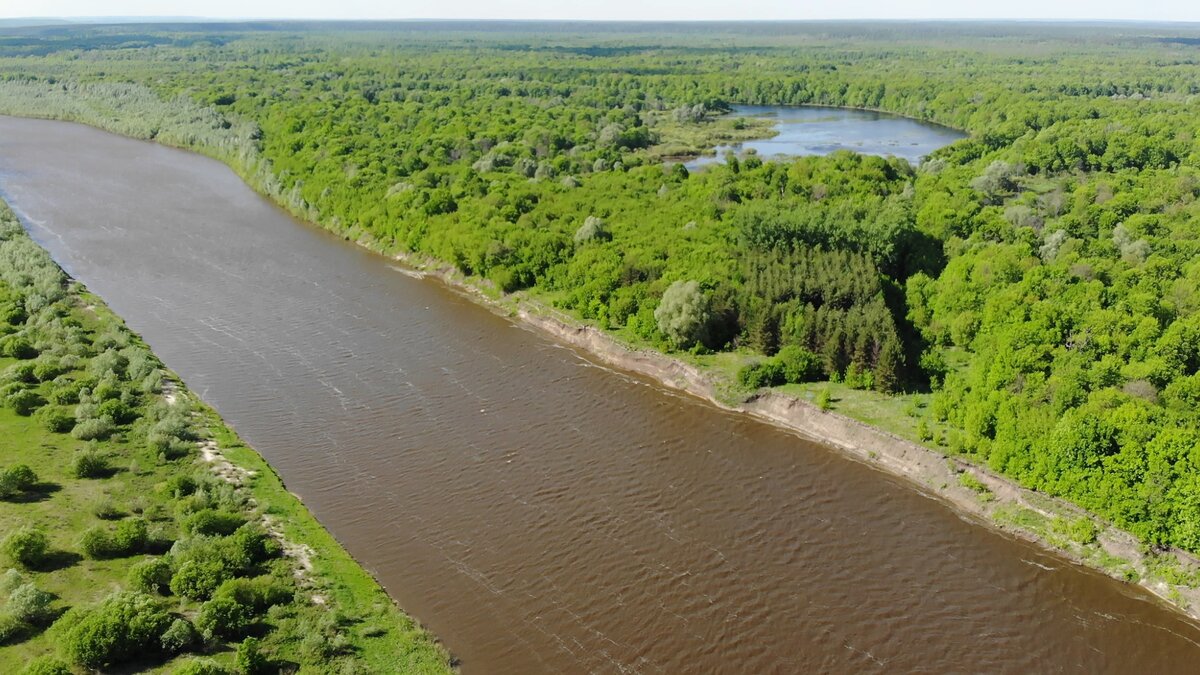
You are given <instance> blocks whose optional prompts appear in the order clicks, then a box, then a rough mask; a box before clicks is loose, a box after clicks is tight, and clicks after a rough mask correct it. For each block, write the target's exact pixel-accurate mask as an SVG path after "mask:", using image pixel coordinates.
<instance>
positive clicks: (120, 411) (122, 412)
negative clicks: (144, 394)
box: [96, 399, 138, 424]
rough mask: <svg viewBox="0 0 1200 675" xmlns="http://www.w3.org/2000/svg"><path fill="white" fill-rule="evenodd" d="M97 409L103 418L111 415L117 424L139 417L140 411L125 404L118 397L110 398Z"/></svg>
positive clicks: (127, 422)
mask: <svg viewBox="0 0 1200 675" xmlns="http://www.w3.org/2000/svg"><path fill="white" fill-rule="evenodd" d="M96 411H97V412H98V413H99V414H100V417H101V418H104V417H109V418H112V421H113V422H114V423H115V424H129V423H130V422H133V421H134V420H136V419H137V418H138V413H137V411H136V410H134V409H133V408H130V407H129V406H127V405H125V404H124V403H123V402H121V401H120V400H118V399H109V400H107V401H104V402H103V403H101V404H100V405H99V406H98V407H97V408H96Z"/></svg>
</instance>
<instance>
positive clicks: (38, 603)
mask: <svg viewBox="0 0 1200 675" xmlns="http://www.w3.org/2000/svg"><path fill="white" fill-rule="evenodd" d="M53 603H54V595H53V594H51V593H47V592H46V591H43V590H39V589H38V588H37V587H36V586H34V585H33V584H31V583H26V584H22V585H20V586H18V587H17V588H16V590H14V591H13V592H12V593H10V594H9V596H8V604H7V606H6V609H7V614H9V615H10V616H12V617H14V618H15V619H17V620H18V621H23V622H25V623H28V624H32V625H35V626H40V625H42V624H45V623H49V622H50V620H51V619H53V618H54V611H53V610H52V609H50V605H51V604H53Z"/></svg>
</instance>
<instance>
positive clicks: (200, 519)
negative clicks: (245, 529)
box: [183, 509, 246, 536]
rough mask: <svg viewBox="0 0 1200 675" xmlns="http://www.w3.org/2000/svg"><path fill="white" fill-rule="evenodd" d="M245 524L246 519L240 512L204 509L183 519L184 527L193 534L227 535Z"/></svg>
mask: <svg viewBox="0 0 1200 675" xmlns="http://www.w3.org/2000/svg"><path fill="white" fill-rule="evenodd" d="M245 524H246V519H245V518H244V517H242V516H241V515H239V514H236V513H229V512H226V511H216V510H214V509H204V510H202V511H197V512H196V513H193V514H192V515H190V516H188V517H187V519H186V520H184V521H183V529H184V531H186V532H190V533H192V534H204V535H210V536H211V535H220V536H226V535H230V534H233V533H234V532H235V531H237V529H238V528H239V527H241V526H242V525H245Z"/></svg>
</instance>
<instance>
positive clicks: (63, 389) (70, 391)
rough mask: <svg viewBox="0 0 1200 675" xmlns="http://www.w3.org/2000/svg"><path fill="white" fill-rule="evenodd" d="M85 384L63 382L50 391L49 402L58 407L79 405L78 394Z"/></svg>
mask: <svg viewBox="0 0 1200 675" xmlns="http://www.w3.org/2000/svg"><path fill="white" fill-rule="evenodd" d="M86 386H87V383H86V382H84V381H81V380H75V381H71V382H65V383H63V384H62V385H60V386H57V387H55V388H54V389H52V390H50V401H51V402H52V403H57V404H58V405H73V404H75V403H79V392H80V390H81V389H84V388H85V387H86Z"/></svg>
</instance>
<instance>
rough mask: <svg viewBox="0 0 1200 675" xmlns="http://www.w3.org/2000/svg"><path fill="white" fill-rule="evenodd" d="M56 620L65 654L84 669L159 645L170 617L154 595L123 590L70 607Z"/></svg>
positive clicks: (126, 658) (139, 654) (119, 660)
mask: <svg viewBox="0 0 1200 675" xmlns="http://www.w3.org/2000/svg"><path fill="white" fill-rule="evenodd" d="M60 622H61V623H63V624H64V628H63V633H62V635H61V644H62V647H63V650H64V651H65V652H66V654H67V657H68V658H69V659H70V660H71V661H72V662H74V663H75V664H77V665H79V666H82V667H84V668H93V669H98V668H104V667H107V666H112V665H115V664H119V663H123V662H125V661H129V660H131V659H134V658H139V657H143V656H145V655H146V652H147V647H148V646H151V645H155V646H156V645H158V644H160V641H161V639H162V635H163V633H164V632H166V630H167V628H168V627H169V626H170V624H171V616H170V615H169V614H167V613H166V612H165V611H164V610H163V608H162V605H161V604H160V603H159V602H158V601H157V600H155V599H154V598H152V597H150V596H148V595H146V594H144V593H135V592H129V591H125V592H119V593H115V594H113V595H110V596H109V597H108V598H106V599H105V600H104V601H102V602H101V603H100V604H98V605H95V606H93V607H91V608H87V609H76V610H72V611H70V612H68V613H67V615H66V616H64V617H63V619H60ZM57 626H58V624H57V623H56V624H55V627H56V628H57ZM151 649H153V647H151Z"/></svg>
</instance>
